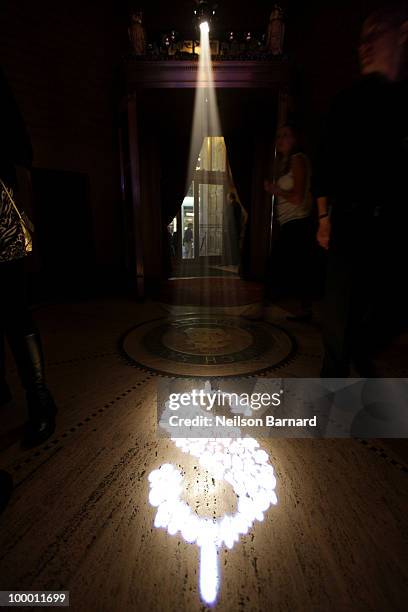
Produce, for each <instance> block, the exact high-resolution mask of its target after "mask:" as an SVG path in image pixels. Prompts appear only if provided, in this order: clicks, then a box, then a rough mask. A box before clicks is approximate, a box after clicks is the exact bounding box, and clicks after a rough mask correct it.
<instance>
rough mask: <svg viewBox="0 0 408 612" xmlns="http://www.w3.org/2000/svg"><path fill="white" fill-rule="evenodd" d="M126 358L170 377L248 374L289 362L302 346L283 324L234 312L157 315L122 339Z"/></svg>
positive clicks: (134, 328)
mask: <svg viewBox="0 0 408 612" xmlns="http://www.w3.org/2000/svg"><path fill="white" fill-rule="evenodd" d="M120 344H121V351H122V353H123V354H124V355H125V357H126V359H127V360H128V361H129V362H130V363H132V364H134V365H138V366H142V367H144V368H148V369H149V370H152V371H154V372H157V373H160V374H165V375H167V376H188V377H190V376H194V377H196V376H243V375H254V374H257V373H260V372H262V371H265V370H272V369H275V368H278V367H281V366H283V365H284V364H285V363H286V362H287V361H288V360H289V359H290V358H291V357H293V356H294V354H295V351H296V347H295V342H294V340H293V339H292V338H291V336H290V335H289V334H288V333H287V332H286V331H285V330H284V329H282V328H280V327H277V326H275V325H272V324H270V323H266V322H265V321H249V320H246V319H244V318H242V317H234V316H224V315H223V316H185V317H178V318H173V319H155V320H153V321H147V322H145V323H142V324H140V325H137V326H135V327H133V328H132V329H130V330H129V331H128V332H126V334H125V335H124V336H123V338H122V339H121V343H120Z"/></svg>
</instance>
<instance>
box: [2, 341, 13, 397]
mask: <svg viewBox="0 0 408 612" xmlns="http://www.w3.org/2000/svg"><path fill="white" fill-rule="evenodd" d="M10 401H11V393H10V389H9V387H8V384H7V383H6V364H5V352H4V338H3V334H2V333H1V330H0V407H1V406H4V405H5V404H7V403H8V402H10Z"/></svg>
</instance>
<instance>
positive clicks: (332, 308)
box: [321, 252, 352, 378]
mask: <svg viewBox="0 0 408 612" xmlns="http://www.w3.org/2000/svg"><path fill="white" fill-rule="evenodd" d="M351 300H352V263H351V261H350V259H349V258H348V257H347V255H345V254H342V253H333V252H329V255H328V261H327V276H326V291H325V297H324V303H323V317H322V338H323V347H324V357H323V364H322V369H321V377H322V378H344V377H347V376H348V375H349V371H350V345H349V322H350V314H351V309H352V305H351Z"/></svg>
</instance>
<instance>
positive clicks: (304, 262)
mask: <svg viewBox="0 0 408 612" xmlns="http://www.w3.org/2000/svg"><path fill="white" fill-rule="evenodd" d="M288 226H292V228H291V235H290V251H289V263H290V276H291V279H292V285H293V294H294V295H295V296H296V297H298V298H299V301H300V312H299V313H298V314H296V315H289V316H288V317H287V319H288V320H292V321H309V320H310V319H311V318H312V299H311V265H312V263H311V259H312V258H311V251H312V245H313V243H312V240H313V237H312V227H311V220H310V219H308V218H307V219H299V220H297V221H292V222H291V223H288Z"/></svg>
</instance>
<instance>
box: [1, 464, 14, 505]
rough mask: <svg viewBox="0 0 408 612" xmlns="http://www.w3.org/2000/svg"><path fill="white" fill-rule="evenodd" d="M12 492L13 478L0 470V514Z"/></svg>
mask: <svg viewBox="0 0 408 612" xmlns="http://www.w3.org/2000/svg"><path fill="white" fill-rule="evenodd" d="M12 492H13V479H12V477H11V476H10V474H9V473H8V472H5V471H4V470H0V514H1V513H2V512H3V510H4V509H5V507H6V506H7V504H8V502H9V499H10V497H11V493H12Z"/></svg>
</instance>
